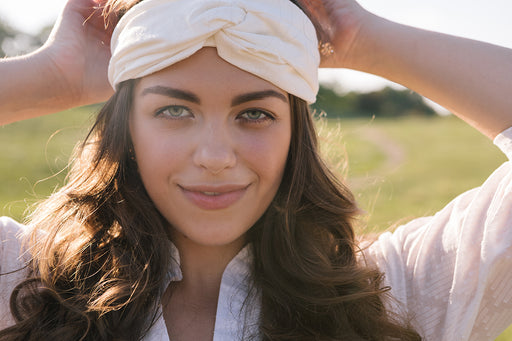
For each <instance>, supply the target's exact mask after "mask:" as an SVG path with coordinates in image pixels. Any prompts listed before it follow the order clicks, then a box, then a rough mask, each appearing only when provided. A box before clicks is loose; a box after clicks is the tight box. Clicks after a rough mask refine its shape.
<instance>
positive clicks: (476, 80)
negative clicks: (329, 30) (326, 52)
mask: <svg viewBox="0 0 512 341" xmlns="http://www.w3.org/2000/svg"><path fill="white" fill-rule="evenodd" d="M323 2H324V4H325V6H326V8H327V12H328V13H330V15H329V18H328V20H330V23H331V25H332V27H333V34H332V43H333V46H334V51H335V52H334V54H333V55H332V56H331V57H328V58H325V60H323V63H322V66H324V67H345V68H350V69H354V70H359V71H364V72H368V73H372V74H375V75H378V76H382V77H385V78H387V79H389V80H391V81H394V82H396V83H399V84H402V85H404V86H406V87H408V88H410V89H412V90H414V91H416V92H418V93H420V94H422V95H424V96H426V97H428V98H430V99H432V100H433V101H435V102H437V103H439V104H440V105H442V106H444V107H446V108H447V109H448V110H450V111H452V112H453V113H454V114H456V115H458V116H459V117H461V118H462V119H464V120H465V121H467V122H468V123H469V124H471V125H473V126H474V127H476V128H477V129H478V130H480V131H481V132H482V133H484V134H485V135H487V136H489V137H490V138H493V137H495V136H496V135H497V134H498V133H500V132H501V131H503V130H504V129H506V128H508V127H510V126H512V95H511V91H512V50H510V49H507V48H503V47H499V46H495V45H491V44H487V43H483V42H478V41H474V40H470V39H464V38H459V37H454V36H449V35H445V34H440V33H435V32H431V31H426V30H421V29H417V28H413V27H409V26H405V25H401V24H397V23H394V22H391V21H388V20H386V19H383V18H380V17H378V16H376V15H373V14H371V13H369V12H368V11H366V10H365V9H363V8H362V7H361V6H359V5H358V4H357V3H356V2H355V1H352V0H323Z"/></svg>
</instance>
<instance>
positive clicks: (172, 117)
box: [155, 105, 192, 120]
mask: <svg viewBox="0 0 512 341" xmlns="http://www.w3.org/2000/svg"><path fill="white" fill-rule="evenodd" d="M171 109H183V110H184V111H187V112H188V114H189V115H192V112H191V110H190V109H189V108H187V107H185V106H183V105H168V106H166V107H163V108H161V109H158V110H157V111H156V113H155V116H156V117H158V116H165V118H168V119H172V120H180V119H184V118H186V117H188V115H187V116H181V115H180V116H173V115H171V114H170V113H169V114H167V115H166V114H165V112H166V111H169V110H171Z"/></svg>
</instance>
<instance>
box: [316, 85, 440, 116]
mask: <svg viewBox="0 0 512 341" xmlns="http://www.w3.org/2000/svg"><path fill="white" fill-rule="evenodd" d="M311 108H312V109H313V110H314V111H315V113H316V114H320V115H325V116H327V118H354V117H401V116H408V115H416V116H433V115H435V114H436V112H435V111H434V109H432V107H430V106H428V105H427V104H426V103H425V100H424V99H423V97H421V96H420V95H418V94H417V93H416V92H413V91H411V90H407V89H405V90H396V89H393V88H390V87H385V88H383V89H381V90H378V91H372V92H366V93H361V92H353V91H352V92H349V93H346V94H339V93H338V91H336V89H335V87H334V86H332V85H320V90H319V92H318V96H317V101H316V103H314V104H313V105H311Z"/></svg>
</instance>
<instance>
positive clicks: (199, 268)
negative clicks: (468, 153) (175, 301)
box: [173, 234, 245, 302]
mask: <svg viewBox="0 0 512 341" xmlns="http://www.w3.org/2000/svg"><path fill="white" fill-rule="evenodd" d="M173 242H174V244H175V245H176V247H177V249H178V251H179V254H180V263H181V271H182V274H183V280H182V281H181V282H179V283H176V285H177V286H179V287H180V289H181V290H180V291H182V292H183V293H185V292H186V293H188V294H189V295H192V296H193V297H196V298H198V299H199V298H203V299H204V300H207V301H210V300H213V301H215V302H217V299H218V295H219V289H220V283H221V280H222V275H223V273H224V270H225V269H226V267H227V265H228V264H229V262H230V261H231V260H232V259H233V258H234V257H235V256H236V255H237V254H238V252H240V250H241V249H242V248H243V246H244V244H245V238H243V237H241V238H239V239H237V240H235V241H233V242H232V243H230V244H227V245H200V244H196V243H194V242H193V241H191V240H190V239H188V238H186V237H184V236H182V235H176V234H175V235H173Z"/></svg>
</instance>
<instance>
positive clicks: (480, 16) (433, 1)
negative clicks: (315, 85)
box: [0, 0, 512, 91]
mask: <svg viewBox="0 0 512 341" xmlns="http://www.w3.org/2000/svg"><path fill="white" fill-rule="evenodd" d="M64 3H65V0H0V18H2V19H3V20H5V21H7V22H8V23H9V24H11V25H12V26H13V27H15V28H17V29H19V30H22V31H25V32H28V33H36V32H38V31H39V30H40V29H41V28H42V27H43V26H46V25H49V24H51V23H53V22H54V21H55V19H56V17H57V15H58V14H59V12H60V9H61V8H62V6H63V4H64ZM359 3H360V4H361V5H363V6H364V7H365V8H366V9H368V10H370V11H371V12H373V13H375V14H377V15H380V16H382V17H385V18H388V19H391V20H394V21H397V22H400V23H403V24H408V25H413V26H417V27H421V28H425V29H429V30H434V31H439V32H444V33H448V34H454V35H458V36H463V37H467V38H473V39H478V40H483V41H486V42H490V43H493V44H498V45H503V46H506V47H510V48H512V20H511V17H512V1H511V0H487V1H485V2H484V1H482V0H423V1H418V0H385V1H384V0H360V1H359ZM320 79H321V81H332V80H334V81H336V82H338V83H339V84H340V87H341V90H343V91H352V90H355V91H372V90H377V89H379V88H382V87H383V86H385V85H391V86H395V85H394V84H392V83H388V82H387V81H385V80H383V79H381V78H379V77H376V76H371V75H367V74H364V73H360V72H356V71H350V70H331V69H327V70H321V71H320Z"/></svg>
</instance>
